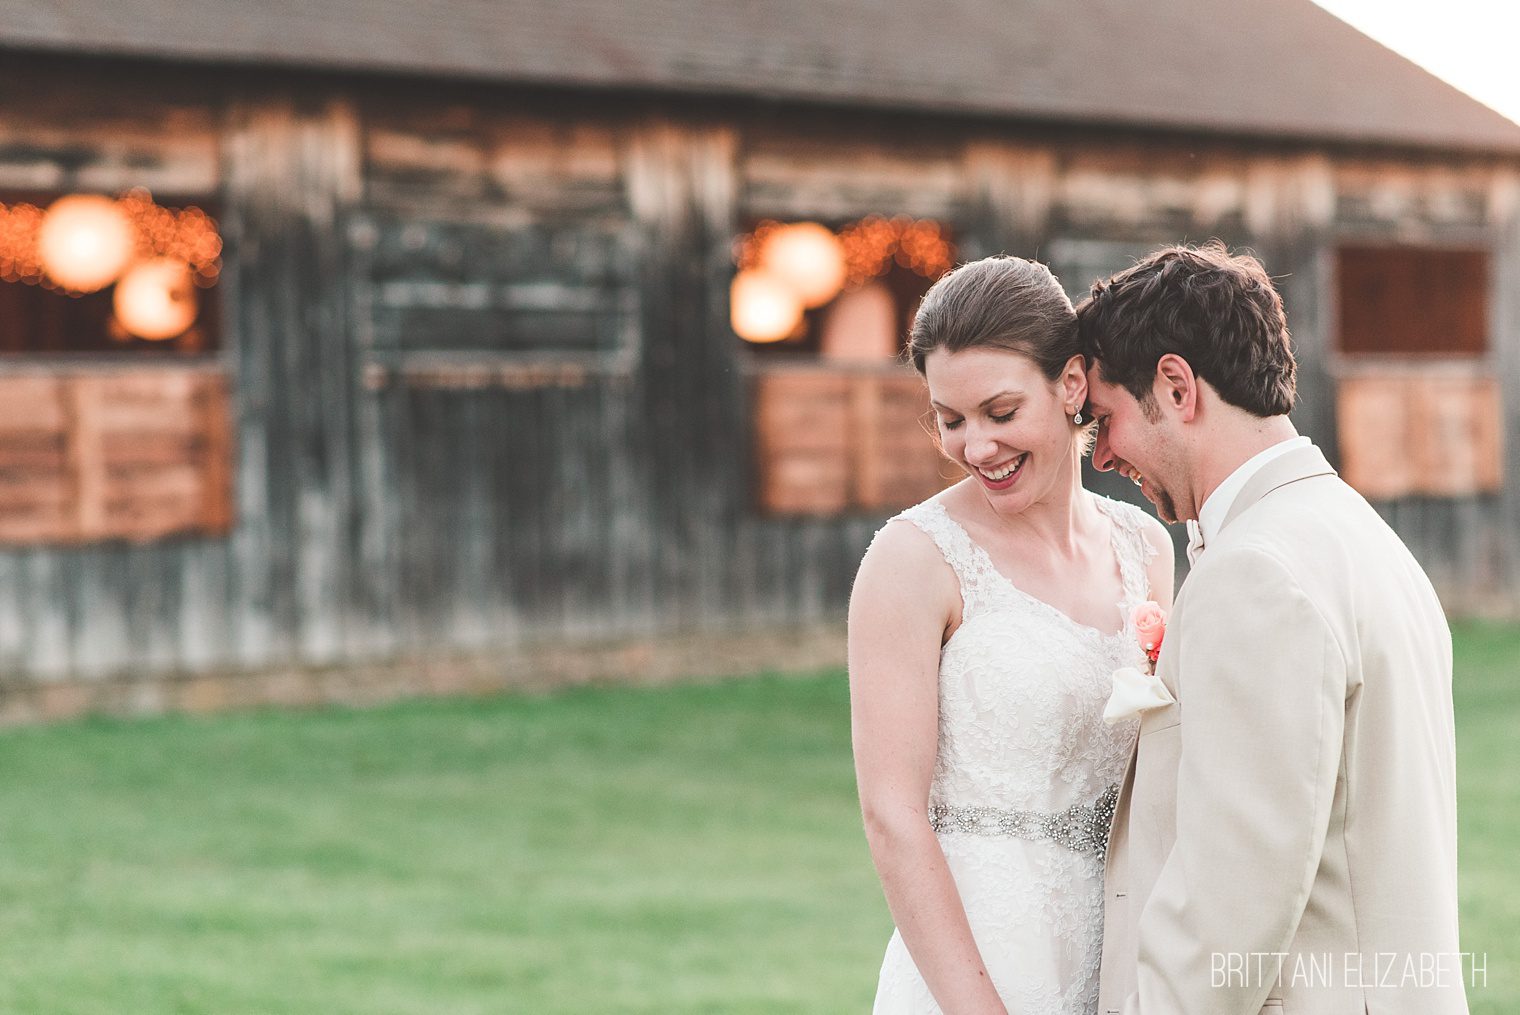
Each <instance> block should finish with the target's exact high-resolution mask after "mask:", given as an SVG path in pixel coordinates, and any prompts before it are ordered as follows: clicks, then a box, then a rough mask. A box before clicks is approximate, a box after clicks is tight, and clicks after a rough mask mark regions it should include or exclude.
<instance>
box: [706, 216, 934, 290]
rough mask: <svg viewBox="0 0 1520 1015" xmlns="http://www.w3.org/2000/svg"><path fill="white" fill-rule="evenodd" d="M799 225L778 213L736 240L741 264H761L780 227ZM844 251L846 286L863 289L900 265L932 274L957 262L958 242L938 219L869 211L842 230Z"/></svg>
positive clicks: (742, 266) (736, 256)
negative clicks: (778, 218) (778, 217)
mask: <svg viewBox="0 0 1520 1015" xmlns="http://www.w3.org/2000/svg"><path fill="white" fill-rule="evenodd" d="M789 228H794V226H789V225H788V224H786V223H782V222H777V221H775V220H772V219H765V220H762V221H761V222H760V223H759V224H758V225H756V226H755V228H754V231H752V232H750V233H746V234H745V235H743V236H740V237H739V238H738V239H737V240H735V241H734V262H735V263H736V264H737V265H738V266H739V268H740V269H741V270H744V269H749V268H756V267H759V266H760V264H761V262H762V260H763V251H765V250H766V249H767V244H768V243H770V242H771V241H772V240H773V239H774V238H775V237H776V235H777V234H778V232H779V231H781V230H785V229H789ZM836 235H837V236H838V238H839V243H840V246H841V247H842V248H843V251H844V262H845V282H844V285H845V288H847V289H857V288H859V287H860V286H862V285H865V284H866V283H867V282H869V281H871V280H872V279H874V278H879V277H880V276H882V275H885V274H886V273H887V272H889V271H891V270H892V267H893V266H894V265H896V266H898V267H901V268H904V269H906V270H908V271H911V272H913V273H914V274H915V275H919V276H922V277H923V278H927V279H930V280H931V281H932V280H934V279H937V278H939V277H940V276H941V275H943V274H944V273H945V272H947V271H949V270H950V269H951V268H952V267H954V266H955V245H954V244H952V243H951V242H950V239H949V237H948V236H947V235H946V234H945V229H944V227H943V226H942V225H940V224H939V223H938V222H935V221H934V220H932V219H914V218H912V217H911V216H907V215H899V216H897V217H895V218H887V217H886V216H884V215H867V216H866V217H864V218H862V219H858V220H856V221H854V222H851V223H849V224H848V225H845V226H843V227H842V228H840V230H839V231H838V232H837V233H836Z"/></svg>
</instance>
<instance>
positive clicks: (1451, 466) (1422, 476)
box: [1337, 371, 1504, 500]
mask: <svg viewBox="0 0 1520 1015" xmlns="http://www.w3.org/2000/svg"><path fill="white" fill-rule="evenodd" d="M1501 420H1502V413H1501V403H1500V395H1499V383H1498V381H1496V380H1495V379H1494V378H1492V377H1481V376H1461V375H1454V374H1449V373H1441V372H1422V373H1415V372H1412V371H1405V372H1395V371H1390V372H1387V373H1373V374H1364V375H1356V376H1350V377H1345V378H1343V379H1342V380H1341V381H1340V384H1339V397H1338V404H1337V425H1338V429H1339V431H1340V452H1341V474H1342V475H1343V476H1344V477H1345V479H1346V482H1348V483H1350V484H1351V485H1352V486H1354V487H1356V489H1357V490H1359V491H1361V493H1362V495H1363V496H1364V497H1367V498H1369V499H1372V500H1385V499H1391V498H1394V497H1406V496H1411V495H1416V494H1426V495H1432V496H1446V497H1455V496H1466V495H1470V494H1475V493H1491V492H1496V491H1498V490H1500V489H1501V488H1502V487H1503V483H1504V476H1503V463H1504V450H1503V443H1502V440H1501V429H1502V427H1501Z"/></svg>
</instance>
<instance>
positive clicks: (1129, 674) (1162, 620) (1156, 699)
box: [1103, 602, 1177, 723]
mask: <svg viewBox="0 0 1520 1015" xmlns="http://www.w3.org/2000/svg"><path fill="white" fill-rule="evenodd" d="M1129 622H1130V627H1131V628H1133V629H1134V632H1135V641H1136V642H1137V643H1138V644H1139V646H1140V651H1142V652H1144V653H1145V669H1144V670H1143V671H1142V670H1140V669H1138V668H1136V667H1134V666H1121V667H1119V668H1118V669H1117V670H1114V689H1113V693H1112V694H1110V695H1109V697H1108V705H1107V706H1105V707H1104V709H1103V718H1104V720H1105V721H1106V722H1109V723H1117V722H1122V721H1124V720H1125V719H1131V718H1134V717H1135V716H1138V715H1139V714H1140V713H1141V712H1145V711H1148V710H1150V709H1153V708H1160V707H1161V706H1162V705H1170V704H1171V703H1172V702H1174V701H1176V700H1177V699H1176V698H1174V697H1172V692H1171V691H1168V690H1167V689H1166V684H1164V683H1162V681H1161V678H1160V677H1158V676H1156V660H1157V659H1159V658H1160V657H1161V643H1162V641H1163V640H1165V638H1166V611H1165V610H1163V609H1162V608H1161V607H1160V606H1159V605H1157V604H1156V603H1154V602H1145V603H1141V604H1140V605H1139V606H1136V607H1135V608H1134V610H1133V611H1132V612H1131V613H1130V616H1129Z"/></svg>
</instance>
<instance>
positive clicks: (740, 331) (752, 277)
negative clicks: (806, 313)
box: [729, 268, 802, 342]
mask: <svg viewBox="0 0 1520 1015" xmlns="http://www.w3.org/2000/svg"><path fill="white" fill-rule="evenodd" d="M729 321H730V323H731V324H732V325H733V328H734V334H736V335H738V336H739V337H740V338H742V339H744V340H745V341H746V342H779V341H781V340H782V339H783V338H786V337H787V336H789V335H791V333H792V332H794V331H796V330H797V325H798V324H799V323H801V321H802V301H801V299H799V298H798V296H797V293H796V291H795V290H794V289H793V288H792V287H791V286H790V285H789V284H788V283H787V282H785V281H784V280H782V279H779V278H777V277H776V276H774V275H772V274H771V273H770V272H768V271H765V270H764V269H760V268H751V269H749V270H748V271H741V272H739V274H737V275H735V276H734V283H733V286H732V287H731V288H730V289H729Z"/></svg>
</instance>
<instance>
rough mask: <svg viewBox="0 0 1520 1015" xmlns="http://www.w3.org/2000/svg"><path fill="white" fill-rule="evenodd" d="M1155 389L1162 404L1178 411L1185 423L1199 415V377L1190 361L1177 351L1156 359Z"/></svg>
mask: <svg viewBox="0 0 1520 1015" xmlns="http://www.w3.org/2000/svg"><path fill="white" fill-rule="evenodd" d="M1154 390H1155V392H1156V398H1157V400H1158V401H1160V402H1161V404H1162V405H1164V406H1166V407H1167V408H1168V409H1170V410H1172V411H1173V412H1175V413H1177V415H1178V417H1179V418H1180V419H1181V420H1182V422H1184V423H1191V422H1192V421H1193V418H1194V417H1195V416H1197V415H1198V378H1197V377H1195V376H1194V375H1193V368H1192V367H1191V366H1190V365H1189V364H1188V361H1187V360H1185V359H1183V358H1182V357H1181V356H1178V355H1177V354H1176V353H1171V352H1169V353H1167V354H1166V355H1165V356H1162V357H1161V359H1159V360H1157V361H1156V380H1155V387H1154Z"/></svg>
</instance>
